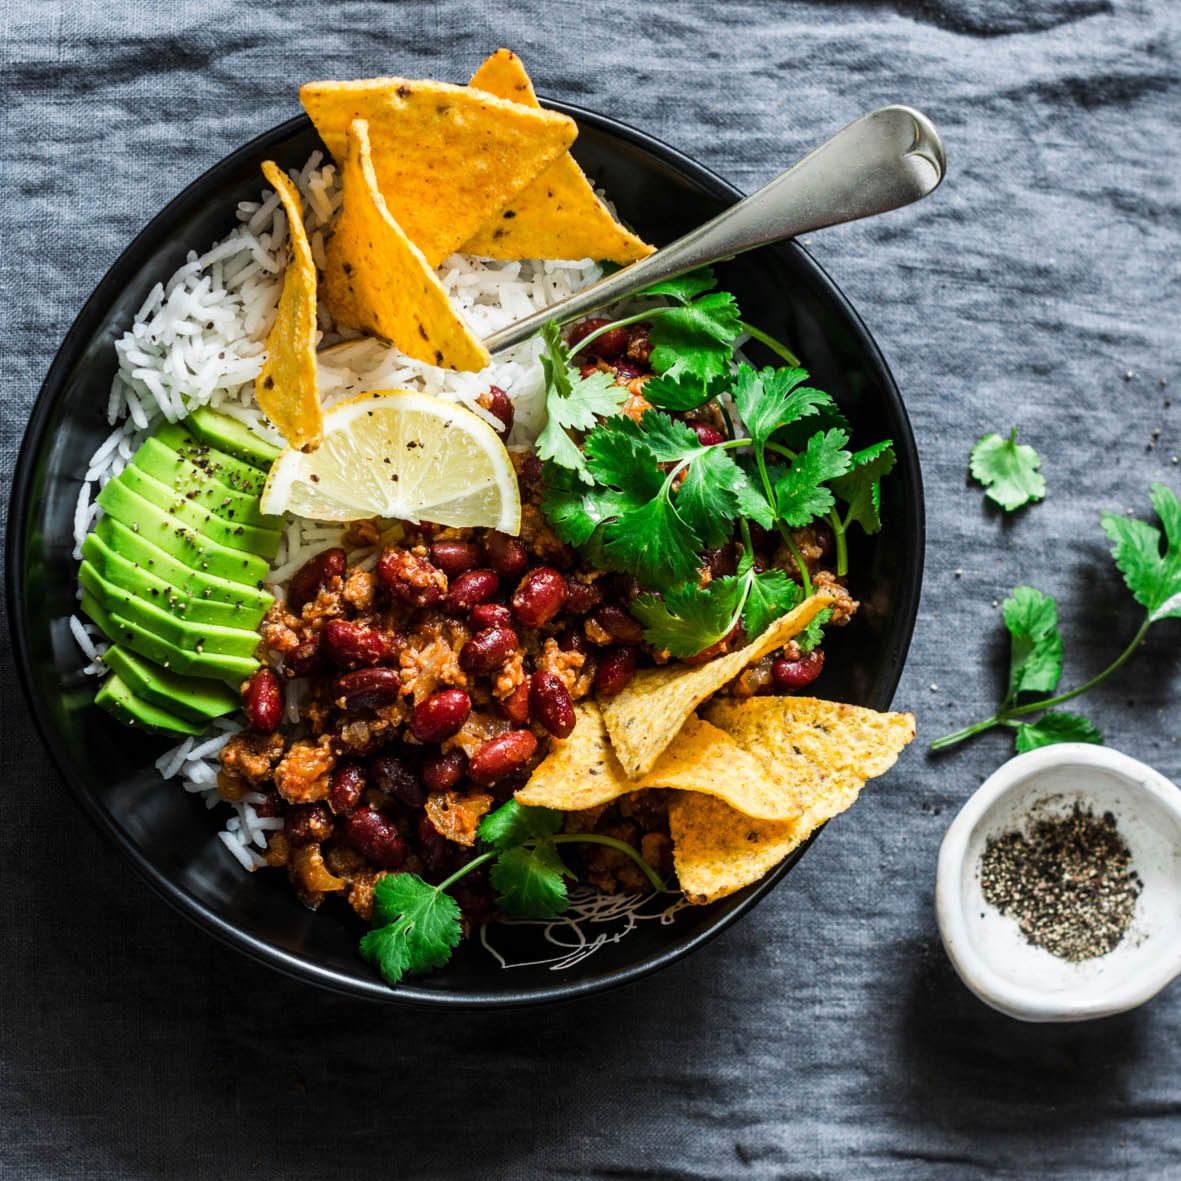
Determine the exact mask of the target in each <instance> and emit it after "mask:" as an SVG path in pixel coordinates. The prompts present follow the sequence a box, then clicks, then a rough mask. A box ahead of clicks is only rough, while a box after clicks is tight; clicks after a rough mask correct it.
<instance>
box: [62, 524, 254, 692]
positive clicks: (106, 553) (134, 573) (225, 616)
mask: <svg viewBox="0 0 1181 1181" xmlns="http://www.w3.org/2000/svg"><path fill="white" fill-rule="evenodd" d="M116 524H117V523H116ZM118 527H119V528H120V529H122V528H124V526H122V525H119V526H118ZM132 536H133V537H134V536H135V535H134V534H132ZM82 556H83V557H84V558H86V559H87V560H88V561H89V562H90V563H91V565H92V566H93V567H94V569H95V570H96V571H97V572H98V574H100V575H101V576H102V577H103V578H105V579H106V581H107V582H109V583H111V585H112V586H117V587H118V588H119V589H120V590H125V591H130V592H131V593H132V594H134V595H138V596H139V597H140V598H141V599H143V600H144V601H145V602H148V603H151V604H153V606H156V607H159V608H160V610H161V611H167V612H168V613H169V615H175V616H176V617H177V619H185V620H188V621H189V622H191V623H197V624H204V623H210V624H214V625H215V626H218V627H236V628H241V629H243V630H244V631H255V630H257V628H258V625H259V624H260V623H261V622H262V619H263V616H264V615H265V614H266V613H267V607H266V605H264V604H262V603H258V604H256V603H254V602H253V601H252V602H251V603H250V604H249V605H247V604H246V603H244V602H243V601H242V600H241V598H239V600H238V602H236V603H226V602H223V601H221V600H220V599H215V598H213V597H212V596H210V597H209V598H205V597H204V596H203V595H201V594H197V595H190V594H185V593H184V592H183V591H181V590H179V589H178V588H177V587H175V586H173V585H172V584H171V583H170V582H167V581H166V580H165V579H164V578H161V577H158V576H157V575H156V574H154V573H152V571H151V570H149V569H147V568H146V567H145V566H143V565H140V564H137V563H136V562H132V561H129V560H128V559H127V558H125V557H123V556H122V555H121V554H119V553H117V552H116V551H115V550H114V549H112V548H111V547H110V546H109V545H108V544H107V543H106V542H105V541H104V540H103V539H102V537H100V536H99V535H98V533H88V534H87V535H86V540H85V541H84V542H83V543H82ZM218 581H221V580H220V579H219V580H218ZM255 597H257V594H256V595H255ZM132 688H134V686H132Z"/></svg>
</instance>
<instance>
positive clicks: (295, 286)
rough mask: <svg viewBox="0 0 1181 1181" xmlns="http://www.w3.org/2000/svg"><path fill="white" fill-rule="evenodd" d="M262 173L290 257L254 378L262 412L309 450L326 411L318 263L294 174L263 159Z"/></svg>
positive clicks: (294, 443)
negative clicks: (319, 357)
mask: <svg viewBox="0 0 1181 1181" xmlns="http://www.w3.org/2000/svg"><path fill="white" fill-rule="evenodd" d="M262 172H263V175H264V176H265V177H266V178H267V182H268V183H269V184H270V185H272V186H273V187H274V190H275V192H276V193H278V194H279V200H280V201H282V202H283V209H284V210H285V211H286V213H287V226H288V229H287V236H288V239H289V241H290V242H291V261H290V262H289V263H288V264H287V270H286V272H285V273H284V275H283V292H282V294H281V295H280V296H279V308H278V311H277V312H276V313H275V322H274V324H273V325H272V326H271V330H270V332H269V333H267V355H266V360H265V361H263V363H262V370H261V371H260V373H259V375H258V377H257V379H256V380H255V383H254V396H255V397H256V398H257V399H258V404H259V406H260V407H261V408H262V412H263V413H264V414H265V415H266V416H267V418H269V419H270V420H271V422H272V423H273V424H274V426H275V429H276V430H277V431H278V432H279V434H281V435H282V436H283V438H284V439H286V440H287V442H288V443H289V444H291V446H292V447H299V448H301V449H302V450H304V451H311V450H313V449H314V448H316V447H318V446H319V445H320V436H321V434H322V433H323V427H324V414H323V411H322V410H321V409H320V395H319V393H318V391H317V389H316V264H315V263H314V262H313V261H312V247H311V244H310V243H309V242H308V235H307V231H306V230H305V229H304V227H303V204H302V202H301V200H300V196H299V190H298V189H297V188H296V187H295V185H294V184H293V183H292V181H291V179H290V177H288V175H287V174H286V173H285V172H284V171H283V170H282V169H281V168H280V167H279V166H278V165H277V164H276V163H275V162H274V161H273V160H264V161H263V165H262Z"/></svg>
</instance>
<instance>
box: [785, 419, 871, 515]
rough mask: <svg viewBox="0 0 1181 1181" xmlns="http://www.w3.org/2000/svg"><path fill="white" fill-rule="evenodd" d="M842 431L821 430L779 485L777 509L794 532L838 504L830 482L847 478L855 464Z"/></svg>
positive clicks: (796, 459)
mask: <svg viewBox="0 0 1181 1181" xmlns="http://www.w3.org/2000/svg"><path fill="white" fill-rule="evenodd" d="M848 442H849V436H848V435H847V434H846V433H845V432H844V431H842V430H831V431H819V432H817V433H816V434H815V435H813V436H812V437H811V438H810V439H809V440H808V445H807V447H806V448H805V449H804V450H803V451H802V452H801V453H800V454H799V455H797V456H796V457H795V459H793V460H792V461H791V466H790V467H789V468H788V470H787V471H786V472H785V473H784V475H783V476H781V477H780V478H779V479H778V480H777V481H776V483H775V506H776V508H777V509H778V511H779V516H780V517H781V518H782V519H783V520H784V521H785V522H786V523H787V524H788V525H790V526H791V527H792V528H793V529H795V528H798V527H799V526H801V525H807V524H808V522H809V521H814V520H815V519H816V518H817V517H820V516H823V515H824V514H825V513H826V512H828V510H829V509H830V508H832V506H833V504H834V503H835V501H834V499H833V493H832V489H831V488H829V487H828V486H827V481H829V480H833V479H836V477H837V476H843V475H844V474H845V473H846V472H847V471H848V470H849V465H850V463H851V462H852V461H851V458H850V455H849V452H848V451H846V450H845V445H846V444H847V443H848Z"/></svg>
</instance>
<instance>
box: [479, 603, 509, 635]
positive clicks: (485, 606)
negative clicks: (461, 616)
mask: <svg viewBox="0 0 1181 1181" xmlns="http://www.w3.org/2000/svg"><path fill="white" fill-rule="evenodd" d="M468 622H470V623H471V625H472V627H473V628H475V629H476V631H483V630H484V629H485V628H486V627H512V626H513V613H512V612H511V611H510V610H509V609H508V608H507V607H506V606H504V604H503V603H477V604H476V605H475V606H474V607H473V608H472V611H471V614H470V615H469V616H468Z"/></svg>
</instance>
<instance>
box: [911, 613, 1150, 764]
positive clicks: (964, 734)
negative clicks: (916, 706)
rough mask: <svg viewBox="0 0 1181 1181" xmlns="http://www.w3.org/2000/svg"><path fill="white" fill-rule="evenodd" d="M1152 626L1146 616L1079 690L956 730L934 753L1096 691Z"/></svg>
mask: <svg viewBox="0 0 1181 1181" xmlns="http://www.w3.org/2000/svg"><path fill="white" fill-rule="evenodd" d="M1151 626H1152V619H1151V618H1150V617H1145V619H1144V622H1143V623H1142V624H1141V625H1140V628H1139V630H1138V631H1137V632H1136V634H1135V635H1134V636H1133V637H1132V641H1131V643H1130V644H1128V646H1127V647H1126V648H1125V649H1124V650H1123V651H1122V652H1121V653H1120V654H1119V655H1118V656H1117V657H1116V658H1115V659H1114V660H1113V661H1112V662H1111V663H1110V664H1109V665H1108V666H1107V667H1106V668H1105V669H1104V670H1103V671H1102V672H1100V673H1096V674H1095V675H1094V676H1093V677H1092V678H1091V679H1090V680H1089V681H1084V682H1083V684H1081V685H1079V686H1078V688H1076V689H1071V690H1069V692H1066V693H1059V694H1058V695H1057V696H1055V697H1044V698H1042V700H1040V701H1031V702H1029V703H1027V704H1026V705H1014V706H1004V707H1003V708H1001V709H998V710H997V711H996V713H994V714H992V715H991V716H990V717H987V718H984V719H983V720H982V721H979V722H975V723H973V724H972V725H971V726H965V727H964V728H963V729H962V730H956V731H955V733H954V734H944V735H943V737H942V738H936V739H935V741H934V742H932V743H931V750H936V751H938V750H946V749H947V748H948V747H950V746H955V745H956V744H957V743H959V742H963V741H964V740H965V739H968V738H974V737H975V736H976V735H977V734H983V733H984V731H985V730H991V729H993V728H994V727H996V726H1015V725H1017V724H1018V723H1017V722H1016V721H1015V720H1014V719H1016V718H1022V717H1026V716H1027V715H1029V714H1033V713H1040V712H1041V711H1042V710H1044V709H1053V708H1054V706H1056V705H1062V704H1063V703H1064V702H1067V701H1070V700H1072V699H1073V698H1075V697H1080V696H1081V695H1082V694H1084V693H1086V692H1087V691H1088V690H1090V689H1093V688H1094V687H1095V686H1096V685H1098V684H1099V683H1100V681H1105V680H1106V679H1107V678H1108V677H1109V676H1111V674H1112V673H1114V672H1116V671H1117V670H1118V669H1120V668H1122V667H1123V665H1124V664H1126V663H1127V661H1128V660H1129V659H1130V658H1131V656H1132V653H1133V652H1135V651H1136V649H1137V648H1138V647H1139V646H1140V642H1141V640H1143V639H1144V636H1145V633H1146V632H1147V631H1148V629H1149V627H1151Z"/></svg>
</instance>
